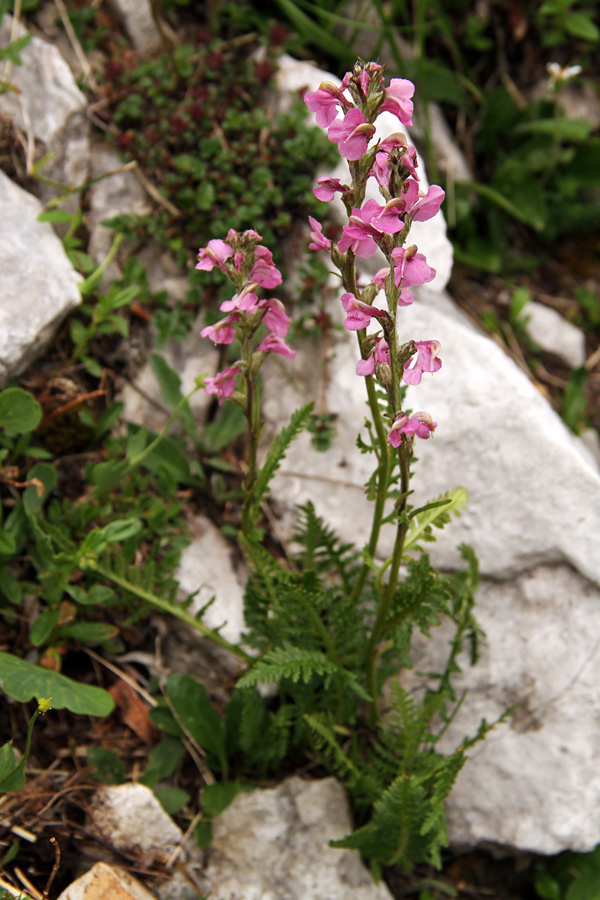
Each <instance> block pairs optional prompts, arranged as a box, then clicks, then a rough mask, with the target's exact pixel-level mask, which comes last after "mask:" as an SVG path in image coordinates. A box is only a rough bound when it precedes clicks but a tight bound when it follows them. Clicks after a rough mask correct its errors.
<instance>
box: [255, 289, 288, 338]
mask: <svg viewBox="0 0 600 900" xmlns="http://www.w3.org/2000/svg"><path fill="white" fill-rule="evenodd" d="M258 306H259V308H260V309H266V310H267V311H266V313H265V317H264V319H263V322H264V323H265V325H266V326H267V328H268V329H269V331H272V332H273V334H276V335H277V337H280V338H284V337H285V336H286V334H287V332H288V328H289V326H290V319H289V316H287V315H286V314H285V311H284V308H283V303H282V302H281V300H277V299H276V298H275V297H270V298H269V299H268V300H261V301H260V302H259V304H258Z"/></svg>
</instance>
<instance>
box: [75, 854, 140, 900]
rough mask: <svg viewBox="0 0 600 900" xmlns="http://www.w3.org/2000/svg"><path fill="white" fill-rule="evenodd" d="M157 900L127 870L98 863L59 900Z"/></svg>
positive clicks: (78, 879)
mask: <svg viewBox="0 0 600 900" xmlns="http://www.w3.org/2000/svg"><path fill="white" fill-rule="evenodd" d="M109 897H110V900H155V897H154V894H151V893H150V891H148V890H147V889H146V888H145V887H144V885H143V884H141V883H140V882H139V881H138V880H137V878H134V877H133V875H130V874H129V872H127V871H126V870H125V869H121V868H117V867H116V866H108V865H107V864H106V863H103V862H98V863H96V865H95V866H92V868H91V869H90V870H89V871H88V872H86V873H85V874H84V875H81V876H80V877H79V878H77V879H76V881H73V882H72V883H71V884H70V885H69V887H68V888H65V890H64V891H63V892H62V893H61V895H60V896H59V898H58V900H107V898H109Z"/></svg>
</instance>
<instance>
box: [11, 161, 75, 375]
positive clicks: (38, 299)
mask: <svg viewBox="0 0 600 900" xmlns="http://www.w3.org/2000/svg"><path fill="white" fill-rule="evenodd" d="M0 207H1V208H2V222H3V227H2V229H1V230H0V271H2V285H1V287H0V386H2V385H3V384H4V383H5V382H6V381H7V380H8V379H9V378H12V377H15V376H17V375H19V374H20V373H21V372H23V371H24V370H25V369H26V368H27V366H29V365H30V364H31V363H32V362H33V361H34V360H35V359H36V358H37V357H38V356H39V355H40V354H41V353H43V351H44V350H45V348H46V347H47V346H48V344H49V343H50V341H51V340H52V338H53V336H54V334H55V332H56V330H57V328H58V326H59V325H60V323H61V322H62V320H63V319H64V317H65V316H66V315H67V314H68V313H69V312H70V310H72V309H73V308H74V307H75V306H77V304H78V303H79V302H80V300H81V297H80V294H79V290H78V287H77V285H78V283H79V281H80V276H79V275H78V274H77V272H75V270H74V269H73V267H72V265H71V263H70V262H69V260H68V258H67V256H66V254H65V251H64V249H63V245H62V243H61V242H60V240H59V238H58V237H57V236H56V235H55V234H54V232H53V230H52V227H51V226H50V225H49V224H48V223H47V222H38V215H39V214H40V213H41V212H42V206H41V204H40V202H39V201H38V200H37V199H36V198H35V197H33V196H32V195H31V194H28V193H27V192H26V191H24V190H22V188H20V187H18V186H17V185H16V184H13V182H12V181H11V180H10V179H9V178H7V177H6V175H4V174H3V173H2V172H0Z"/></svg>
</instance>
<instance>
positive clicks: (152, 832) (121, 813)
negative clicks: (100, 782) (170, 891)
mask: <svg viewBox="0 0 600 900" xmlns="http://www.w3.org/2000/svg"><path fill="white" fill-rule="evenodd" d="M91 812H92V816H93V821H94V825H95V826H96V828H97V829H98V830H99V831H100V832H101V834H102V835H103V836H104V838H105V839H106V840H107V841H108V842H109V844H110V845H111V846H112V847H114V848H115V849H116V850H118V851H120V852H122V853H126V854H127V853H132V854H134V855H135V854H138V853H143V854H144V855H146V856H147V857H148V858H152V859H158V858H162V859H166V858H167V857H168V856H170V855H171V853H173V851H174V850H175V849H176V848H177V847H178V846H179V844H180V843H181V839H182V837H183V833H182V831H181V829H180V828H179V827H178V826H177V825H176V824H175V822H174V821H173V820H172V819H171V817H170V816H168V815H167V813H166V812H165V811H164V809H163V808H162V806H161V805H160V803H159V802H158V800H157V799H156V796H155V795H154V794H153V792H152V791H151V790H150V788H147V787H146V786H145V785H143V784H133V783H130V784H119V785H106V786H104V787H101V788H100V789H99V790H98V791H97V792H96V793H95V794H94V797H93V800H92V806H91Z"/></svg>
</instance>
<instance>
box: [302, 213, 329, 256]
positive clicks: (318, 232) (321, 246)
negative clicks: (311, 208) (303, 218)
mask: <svg viewBox="0 0 600 900" xmlns="http://www.w3.org/2000/svg"><path fill="white" fill-rule="evenodd" d="M308 221H309V223H310V227H311V228H312V231H311V233H310V236H311V238H312V241H311V242H310V244H309V245H308V249H309V250H331V241H330V240H329V239H328V238H326V237H325V235H324V234H323V226H322V225H321V223H320V222H317V220H316V219H313V217H312V216H309V217H308Z"/></svg>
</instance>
